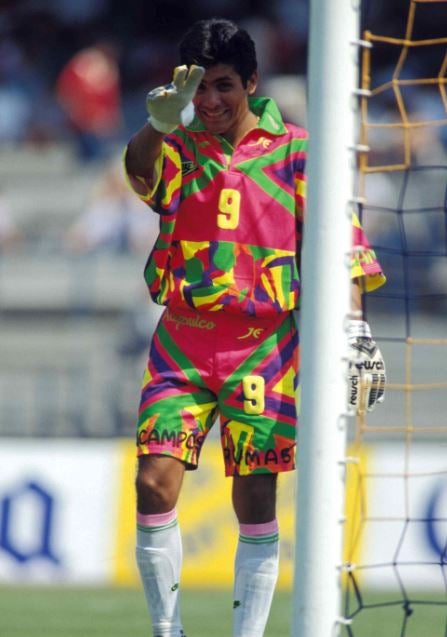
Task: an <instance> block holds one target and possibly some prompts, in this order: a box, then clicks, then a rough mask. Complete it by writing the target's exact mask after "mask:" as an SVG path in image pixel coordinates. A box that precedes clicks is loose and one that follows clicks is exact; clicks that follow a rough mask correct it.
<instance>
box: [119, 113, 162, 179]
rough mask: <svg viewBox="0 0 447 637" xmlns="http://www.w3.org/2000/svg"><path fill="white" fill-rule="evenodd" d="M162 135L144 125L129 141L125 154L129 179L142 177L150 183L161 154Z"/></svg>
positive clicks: (148, 125)
mask: <svg viewBox="0 0 447 637" xmlns="http://www.w3.org/2000/svg"><path fill="white" fill-rule="evenodd" d="M163 137H164V134H163V133H159V132H158V131H156V130H155V129H154V128H152V126H151V125H150V124H145V125H144V126H143V128H141V129H140V130H139V131H138V132H137V133H136V134H135V135H134V136H133V137H132V139H131V140H130V142H129V144H128V146H127V152H126V170H127V174H128V175H129V177H144V179H145V181H146V182H148V184H151V183H152V180H153V176H154V166H155V161H156V159H157V157H159V155H160V153H161V145H162V141H163Z"/></svg>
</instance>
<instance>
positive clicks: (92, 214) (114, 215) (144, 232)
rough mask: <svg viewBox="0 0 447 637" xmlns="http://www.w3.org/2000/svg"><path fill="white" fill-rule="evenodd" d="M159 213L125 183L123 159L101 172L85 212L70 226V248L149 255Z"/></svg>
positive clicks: (68, 241) (156, 231)
mask: <svg viewBox="0 0 447 637" xmlns="http://www.w3.org/2000/svg"><path fill="white" fill-rule="evenodd" d="M158 220H159V219H158V215H156V214H155V213H154V212H152V211H151V210H150V209H149V208H148V207H147V206H145V205H144V204H143V203H142V202H141V201H139V200H138V199H136V198H135V196H134V195H133V194H132V193H131V191H130V189H129V188H128V186H127V184H126V183H125V182H124V178H123V172H122V166H121V159H119V160H117V159H114V160H113V161H111V162H110V163H109V164H108V165H107V166H106V168H105V170H104V172H102V173H101V175H100V177H99V180H98V182H97V183H96V184H95V186H94V188H93V191H92V193H91V197H90V202H89V204H88V205H87V208H86V210H85V212H84V214H83V215H82V216H81V217H80V219H79V220H78V221H76V223H75V224H74V225H73V226H72V227H71V228H70V229H69V231H68V233H67V236H66V246H67V249H68V250H70V251H71V252H74V253H84V254H85V253H94V252H98V251H109V252H113V253H120V254H126V253H132V252H140V253H142V254H149V251H150V249H151V248H152V245H153V243H154V241H155V239H156V236H157V234H158Z"/></svg>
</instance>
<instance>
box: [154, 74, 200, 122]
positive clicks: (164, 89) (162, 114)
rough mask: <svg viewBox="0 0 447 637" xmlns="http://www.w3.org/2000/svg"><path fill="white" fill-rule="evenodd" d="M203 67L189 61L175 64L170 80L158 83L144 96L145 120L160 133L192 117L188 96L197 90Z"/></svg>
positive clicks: (191, 105) (191, 106)
mask: <svg viewBox="0 0 447 637" xmlns="http://www.w3.org/2000/svg"><path fill="white" fill-rule="evenodd" d="M204 73H205V69H204V68H203V67H202V66H196V65H195V64H192V65H191V66H190V68H189V69H188V67H187V66H185V65H184V66H177V67H176V68H175V69H174V75H173V78H172V82H171V83H170V84H167V85H166V86H158V87H157V88H154V89H153V90H152V91H149V93H148V94H147V96H146V108H147V112H148V113H149V118H148V121H149V123H150V124H151V126H152V127H153V128H155V130H157V131H159V132H160V133H171V132H172V131H173V130H174V129H175V128H177V126H178V125H179V124H183V125H184V126H188V124H190V123H191V122H192V120H193V119H194V106H193V103H192V99H193V97H194V95H195V93H196V91H197V87H198V86H199V84H200V82H201V80H202V77H203V75H204Z"/></svg>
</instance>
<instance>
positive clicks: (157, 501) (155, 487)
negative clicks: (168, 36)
mask: <svg viewBox="0 0 447 637" xmlns="http://www.w3.org/2000/svg"><path fill="white" fill-rule="evenodd" d="M184 471H185V467H184V465H183V463H181V462H180V461H178V460H176V459H174V458H170V457H165V456H143V457H142V458H140V459H139V463H138V473H137V477H136V480H135V486H136V492H137V509H138V511H139V512H140V513H143V514H146V515H147V514H151V513H166V512H168V511H171V510H172V509H173V508H174V507H175V505H176V503H177V499H178V496H179V493H180V489H181V485H182V481H183V474H184Z"/></svg>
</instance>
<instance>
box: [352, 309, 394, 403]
mask: <svg viewBox="0 0 447 637" xmlns="http://www.w3.org/2000/svg"><path fill="white" fill-rule="evenodd" d="M348 343H349V345H350V353H349V370H348V406H349V409H350V410H351V411H353V412H354V413H364V412H365V411H372V410H373V409H374V407H375V406H376V404H377V403H382V402H383V399H384V398H385V383H386V373H385V363H384V360H383V357H382V354H381V352H380V350H379V348H378V347H377V345H376V343H375V341H373V339H372V337H371V330H370V327H369V325H368V323H366V321H354V320H351V321H349V324H348Z"/></svg>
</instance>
